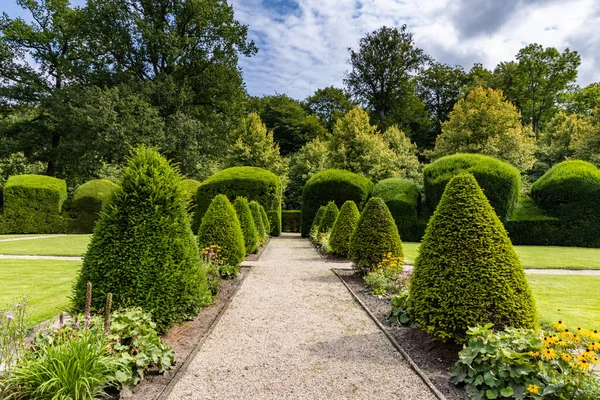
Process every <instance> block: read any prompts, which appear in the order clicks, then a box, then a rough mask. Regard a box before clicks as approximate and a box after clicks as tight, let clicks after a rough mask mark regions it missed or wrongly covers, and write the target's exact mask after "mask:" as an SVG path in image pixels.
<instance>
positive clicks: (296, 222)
mask: <svg viewBox="0 0 600 400" xmlns="http://www.w3.org/2000/svg"><path fill="white" fill-rule="evenodd" d="M301 223H302V214H301V211H300V210H283V211H282V212H281V231H282V232H300V224H301Z"/></svg>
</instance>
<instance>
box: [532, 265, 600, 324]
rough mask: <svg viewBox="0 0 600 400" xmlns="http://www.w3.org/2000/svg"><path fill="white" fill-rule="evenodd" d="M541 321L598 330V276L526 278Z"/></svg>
mask: <svg viewBox="0 0 600 400" xmlns="http://www.w3.org/2000/svg"><path fill="white" fill-rule="evenodd" d="M527 280H528V281H529V285H530V286H531V290H532V291H533V296H534V297H535V300H536V305H537V308H538V311H539V313H540V321H541V322H548V323H550V322H556V321H558V320H561V321H563V322H565V323H566V324H567V326H568V327H569V328H577V327H581V328H586V329H600V296H599V295H598V288H599V287H600V276H582V275H527Z"/></svg>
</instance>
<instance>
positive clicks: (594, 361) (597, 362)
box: [590, 357, 600, 364]
mask: <svg viewBox="0 0 600 400" xmlns="http://www.w3.org/2000/svg"><path fill="white" fill-rule="evenodd" d="M590 362H591V363H592V364H600V360H599V359H598V357H595V358H592V359H591V360H590Z"/></svg>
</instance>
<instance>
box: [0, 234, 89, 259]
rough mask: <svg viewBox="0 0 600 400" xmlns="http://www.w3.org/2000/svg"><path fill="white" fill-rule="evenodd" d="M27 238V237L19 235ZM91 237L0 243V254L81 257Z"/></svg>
mask: <svg viewBox="0 0 600 400" xmlns="http://www.w3.org/2000/svg"><path fill="white" fill-rule="evenodd" d="M20 236H27V235H20ZM90 237H91V235H67V236H56V237H51V238H46V239H28V240H17V241H12V242H0V254H28V255H35V256H39V255H43V256H81V255H83V254H84V253H85V252H86V250H87V246H88V243H89V241H90Z"/></svg>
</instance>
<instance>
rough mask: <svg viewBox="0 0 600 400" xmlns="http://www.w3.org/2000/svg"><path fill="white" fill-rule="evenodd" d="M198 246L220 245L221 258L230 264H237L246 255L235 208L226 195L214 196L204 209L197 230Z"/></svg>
mask: <svg viewBox="0 0 600 400" xmlns="http://www.w3.org/2000/svg"><path fill="white" fill-rule="evenodd" d="M198 242H199V244H200V248H204V247H207V246H210V245H217V246H219V247H220V254H221V257H222V260H223V261H224V262H226V263H228V264H231V265H239V264H240V263H241V262H242V261H243V260H244V257H245V256H246V247H245V246H244V234H243V232H242V227H241V226H240V221H239V219H238V217H237V214H236V212H235V209H234V208H233V206H232V205H231V203H230V202H229V200H228V199H227V196H225V195H223V194H219V195H217V196H215V198H214V199H213V201H212V202H211V203H210V207H208V210H206V213H205V214H204V217H202V223H201V224H200V229H199V230H198Z"/></svg>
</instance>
